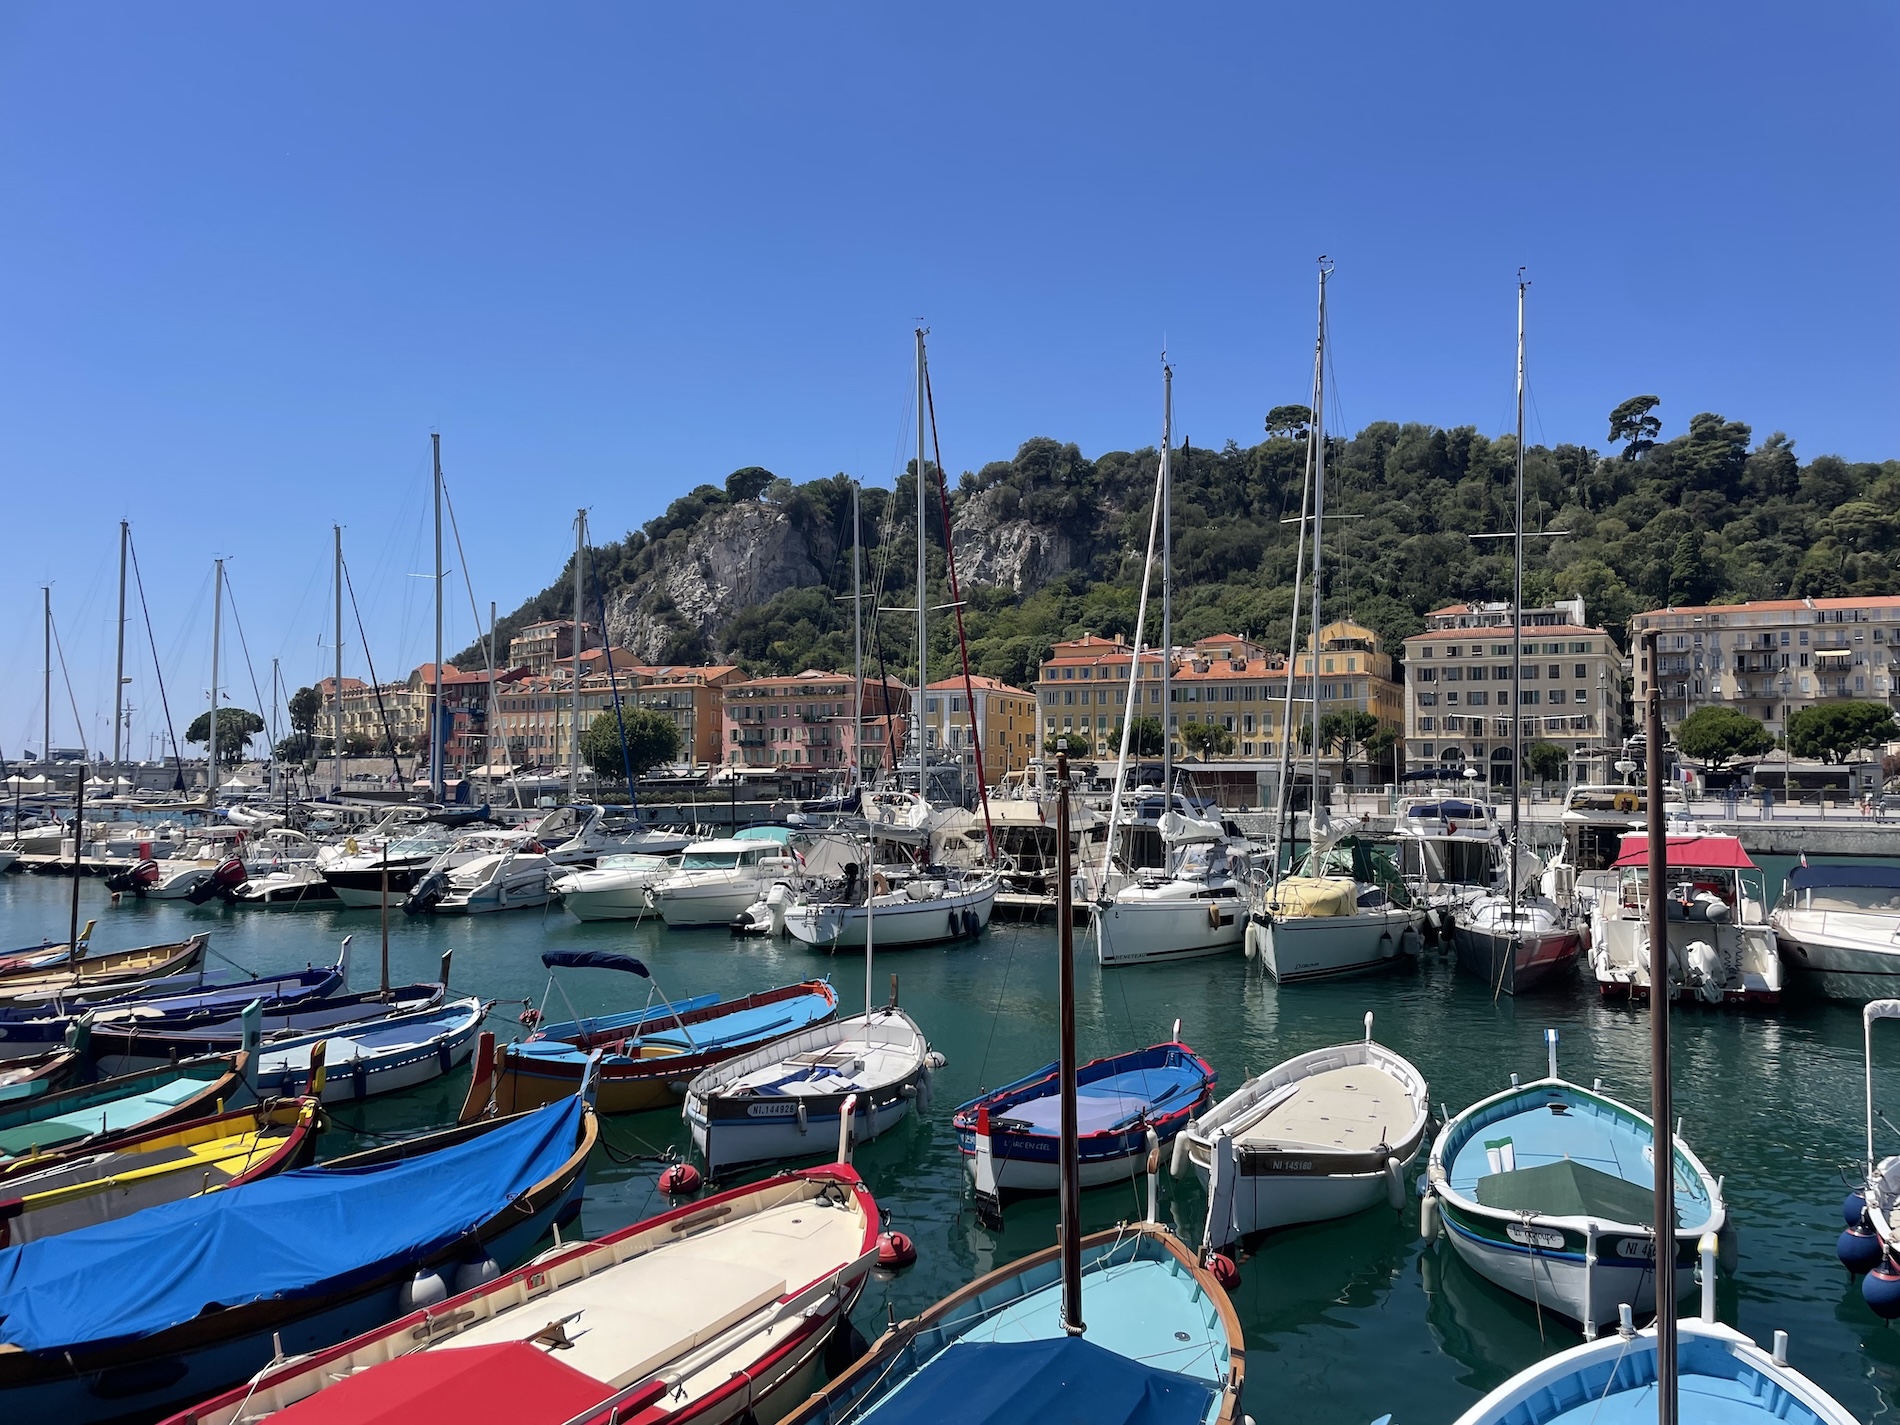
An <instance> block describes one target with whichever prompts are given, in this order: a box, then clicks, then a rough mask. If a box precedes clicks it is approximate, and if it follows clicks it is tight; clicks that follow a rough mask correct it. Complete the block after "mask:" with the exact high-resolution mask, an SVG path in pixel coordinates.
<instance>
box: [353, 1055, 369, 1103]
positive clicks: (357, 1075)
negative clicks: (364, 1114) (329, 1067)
mask: <svg viewBox="0 0 1900 1425" xmlns="http://www.w3.org/2000/svg"><path fill="white" fill-rule="evenodd" d="M350 1091H351V1095H352V1097H354V1098H355V1099H356V1101H357V1102H358V1103H361V1102H362V1101H363V1100H364V1099H366V1098H368V1097H369V1062H368V1061H367V1060H365V1059H358V1060H357V1061H356V1063H355V1064H354V1065H353V1066H352V1067H351V1069H350Z"/></svg>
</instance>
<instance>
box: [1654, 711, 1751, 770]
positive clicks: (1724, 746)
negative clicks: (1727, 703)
mask: <svg viewBox="0 0 1900 1425" xmlns="http://www.w3.org/2000/svg"><path fill="white" fill-rule="evenodd" d="M1774 745H1775V739H1774V738H1773V737H1772V736H1771V735H1770V734H1769V731H1768V729H1767V728H1766V727H1764V726H1762V724H1761V723H1760V722H1759V721H1757V720H1756V719H1755V718H1752V717H1750V716H1749V715H1748V714H1747V713H1745V712H1742V711H1741V710H1740V709H1739V708H1725V707H1723V706H1721V705H1720V704H1713V705H1711V706H1709V707H1705V708H1697V709H1696V710H1695V711H1694V712H1692V713H1690V714H1689V715H1688V716H1687V717H1685V718H1684V719H1683V720H1682V724H1681V726H1679V727H1678V728H1677V729H1676V747H1677V750H1679V751H1680V752H1681V753H1682V755H1683V756H1684V757H1693V758H1695V760H1696V761H1698V762H1700V763H1701V764H1702V765H1703V767H1704V768H1706V769H1707V770H1708V771H1711V772H1719V771H1721V770H1722V767H1723V764H1724V763H1726V762H1728V761H1730V760H1731V759H1733V758H1736V757H1759V756H1761V755H1762V753H1764V752H1766V751H1768V750H1769V749H1770V748H1771V747H1773V746H1774Z"/></svg>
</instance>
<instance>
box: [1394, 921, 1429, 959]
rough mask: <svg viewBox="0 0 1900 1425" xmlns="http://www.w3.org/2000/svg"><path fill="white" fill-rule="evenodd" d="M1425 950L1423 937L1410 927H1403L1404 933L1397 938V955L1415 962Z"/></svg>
mask: <svg viewBox="0 0 1900 1425" xmlns="http://www.w3.org/2000/svg"><path fill="white" fill-rule="evenodd" d="M1424 950H1425V937H1424V936H1422V935H1420V934H1419V933H1418V932H1417V931H1416V930H1414V929H1413V928H1412V927H1411V926H1409V925H1408V926H1406V927H1405V933H1404V934H1403V935H1401V936H1400V937H1399V953H1400V954H1401V955H1406V956H1410V957H1411V958H1412V959H1414V960H1416V959H1417V958H1418V957H1419V956H1420V955H1421V954H1423V953H1424Z"/></svg>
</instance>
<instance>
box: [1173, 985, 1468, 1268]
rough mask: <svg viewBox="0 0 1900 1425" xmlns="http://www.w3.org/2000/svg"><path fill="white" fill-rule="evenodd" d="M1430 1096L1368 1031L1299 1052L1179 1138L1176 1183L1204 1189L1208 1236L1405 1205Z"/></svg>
mask: <svg viewBox="0 0 1900 1425" xmlns="http://www.w3.org/2000/svg"><path fill="white" fill-rule="evenodd" d="M1431 1110H1432V1106H1431V1093H1430V1090H1429V1089H1428V1087H1427V1086H1426V1083H1425V1076H1424V1075H1423V1074H1421V1073H1420V1072H1419V1071H1418V1070H1417V1069H1416V1068H1414V1067H1413V1066H1412V1065H1411V1063H1410V1062H1408V1061H1407V1060H1406V1059H1404V1058H1402V1057H1400V1056H1399V1055H1398V1054H1396V1053H1394V1052H1393V1051H1392V1050H1390V1049H1388V1048H1386V1047H1385V1045H1383V1044H1377V1043H1374V1042H1373V1038H1372V1015H1371V1014H1370V1013H1368V1014H1367V1015H1366V1035H1365V1038H1364V1039H1362V1040H1358V1041H1355V1042H1354V1043H1351V1044H1335V1045H1332V1046H1331V1047H1329V1048H1325V1049H1312V1050H1308V1051H1307V1052H1306V1053H1304V1054H1296V1055H1295V1056H1294V1057H1293V1058H1291V1059H1288V1060H1287V1061H1286V1062H1285V1063H1284V1064H1281V1065H1280V1066H1279V1067H1277V1068H1275V1069H1271V1070H1269V1071H1268V1072H1267V1073H1264V1074H1261V1075H1260V1076H1259V1077H1257V1078H1253V1079H1249V1080H1248V1081H1247V1082H1246V1083H1244V1084H1242V1085H1241V1086H1240V1088H1239V1089H1237V1090H1236V1091H1235V1092H1234V1093H1232V1094H1230V1095H1228V1096H1227V1097H1226V1098H1224V1099H1222V1100H1221V1101H1220V1102H1219V1103H1218V1104H1216V1105H1215V1106H1214V1108H1213V1109H1212V1110H1210V1111H1209V1112H1207V1113H1205V1114H1203V1115H1202V1116H1201V1117H1199V1118H1197V1119H1196V1120H1195V1121H1194V1122H1193V1123H1191V1124H1189V1125H1188V1127H1187V1129H1186V1130H1185V1131H1184V1132H1183V1133H1182V1134H1181V1135H1180V1136H1179V1137H1178V1138H1176V1139H1175V1141H1174V1174H1175V1176H1176V1177H1179V1176H1181V1174H1182V1173H1183V1172H1184V1171H1185V1170H1186V1168H1187V1167H1188V1166H1189V1165H1192V1167H1193V1169H1194V1171H1195V1172H1196V1173H1198V1174H1199V1175H1200V1178H1201V1181H1202V1183H1203V1184H1204V1185H1205V1186H1206V1187H1207V1229H1206V1232H1205V1234H1204V1237H1203V1240H1204V1241H1205V1242H1206V1243H1207V1244H1208V1245H1209V1246H1210V1247H1212V1248H1214V1249H1215V1250H1217V1251H1224V1250H1226V1249H1227V1248H1229V1247H1231V1246H1232V1245H1233V1244H1234V1243H1235V1242H1237V1241H1239V1240H1240V1239H1241V1238H1243V1237H1246V1236H1249V1235H1250V1234H1252V1233H1255V1232H1266V1231H1269V1230H1271V1229H1273V1228H1276V1227H1288V1226H1291V1225H1293V1224H1294V1223H1299V1222H1326V1221H1330V1220H1331V1219H1333V1218H1336V1217H1346V1216H1350V1215H1351V1214H1352V1213H1355V1212H1363V1211H1365V1209H1367V1208H1369V1207H1373V1206H1375V1205H1377V1204H1379V1203H1385V1204H1386V1205H1388V1206H1390V1207H1392V1208H1394V1209H1395V1210H1396V1209H1399V1208H1403V1207H1404V1206H1405V1203H1406V1194H1405V1172H1406V1169H1407V1168H1409V1167H1411V1165H1412V1163H1413V1161H1414V1160H1415V1159H1416V1158H1417V1157H1418V1155H1419V1152H1420V1151H1421V1149H1422V1148H1423V1146H1424V1143H1425V1134H1426V1132H1427V1130H1428V1129H1429V1128H1430V1127H1431Z"/></svg>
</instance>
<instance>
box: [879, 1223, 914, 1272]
mask: <svg viewBox="0 0 1900 1425" xmlns="http://www.w3.org/2000/svg"><path fill="white" fill-rule="evenodd" d="M916 1260H917V1244H916V1243H915V1242H913V1241H911V1240H910V1238H908V1237H906V1236H905V1235H904V1234H903V1233H902V1232H880V1233H878V1234H877V1264H878V1266H880V1267H882V1268H883V1269H884V1270H885V1271H887V1272H895V1271H902V1270H903V1269H904V1268H905V1267H908V1266H909V1265H910V1264H911V1263H912V1262H914V1261H916Z"/></svg>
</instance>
